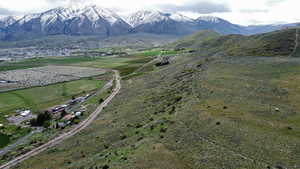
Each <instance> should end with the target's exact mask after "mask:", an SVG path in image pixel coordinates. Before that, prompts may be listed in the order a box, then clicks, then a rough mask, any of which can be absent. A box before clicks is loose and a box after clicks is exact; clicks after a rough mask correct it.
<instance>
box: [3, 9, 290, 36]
mask: <svg viewBox="0 0 300 169" xmlns="http://www.w3.org/2000/svg"><path fill="white" fill-rule="evenodd" d="M293 25H296V24H291V25H288V26H293ZM285 26H286V25H275V26H274V25H265V26H253V27H244V26H240V25H236V24H232V23H230V22H228V21H226V20H223V19H221V18H218V17H212V16H204V17H199V18H197V19H192V18H189V17H187V16H184V15H182V14H180V13H165V12H161V11H157V10H142V11H138V12H136V13H133V14H131V15H130V16H128V17H122V16H120V15H118V14H117V13H115V12H114V11H113V10H110V9H107V8H101V7H98V6H96V5H90V6H83V7H78V6H71V7H67V8H63V7H59V8H55V9H51V10H48V11H46V12H43V13H37V14H29V15H25V16H23V17H21V18H17V17H13V16H9V17H4V18H0V38H1V39H6V40H10V39H23V38H34V37H40V36H49V35H60V34H63V35H97V36H101V37H109V36H117V35H124V34H129V33H138V32H143V33H155V34H171V35H187V34H191V33H194V32H197V31H200V30H203V29H210V30H214V31H217V32H219V33H222V34H246V35H248V34H253V33H264V32H269V31H273V30H277V29H281V28H282V27H285Z"/></svg>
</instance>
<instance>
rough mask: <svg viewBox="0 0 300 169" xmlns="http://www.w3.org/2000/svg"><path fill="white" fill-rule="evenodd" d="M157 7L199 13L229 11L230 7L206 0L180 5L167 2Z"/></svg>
mask: <svg viewBox="0 0 300 169" xmlns="http://www.w3.org/2000/svg"><path fill="white" fill-rule="evenodd" d="M159 8H160V9H162V10H167V11H170V12H174V11H183V12H196V13H200V14H210V13H225V12H231V9H230V7H229V6H228V5H227V4H225V3H224V4H217V3H212V2H208V1H201V2H189V3H186V4H184V5H182V6H177V5H173V4H169V5H162V6H159Z"/></svg>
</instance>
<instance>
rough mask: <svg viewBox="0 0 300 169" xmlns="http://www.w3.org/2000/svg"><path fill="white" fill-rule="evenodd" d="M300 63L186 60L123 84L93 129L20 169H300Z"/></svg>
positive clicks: (293, 60) (277, 59) (288, 60)
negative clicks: (299, 93)
mask: <svg viewBox="0 0 300 169" xmlns="http://www.w3.org/2000/svg"><path fill="white" fill-rule="evenodd" d="M299 67H300V59H298V58H281V57H272V58H268V57H259V58H258V57H241V58H237V57H227V58H214V59H212V58H202V57H185V58H181V61H177V62H176V61H175V62H172V64H171V65H169V66H166V67H162V68H160V69H159V70H156V71H155V72H152V73H150V74H147V75H144V76H142V77H137V78H133V79H130V80H127V81H123V82H122V84H123V88H122V92H121V93H120V94H119V95H118V96H117V98H115V99H114V100H113V102H112V104H110V105H109V106H108V107H107V108H106V109H105V112H103V114H102V115H101V116H100V117H99V118H98V119H97V120H96V121H95V122H94V123H93V124H92V125H91V126H90V127H88V129H86V130H84V131H83V132H82V133H80V134H78V135H76V136H74V137H73V138H72V139H69V140H67V141H65V142H63V143H62V144H60V145H58V146H56V147H55V148H52V149H49V150H47V151H46V152H43V153H41V154H40V155H39V156H36V157H34V158H32V159H29V160H27V161H25V162H24V163H22V164H21V165H20V166H18V167H17V168H31V169H32V168H57V167H59V168H90V167H94V168H95V167H98V168H107V167H109V168H113V169H135V168H143V169H194V168H199V169H200V168H203V169H207V168H216V169H217V168H226V169H227V168H234V169H245V168H246V169H253V168H268V167H270V168H280V167H281V168H284V167H287V168H291V169H292V168H295V169H296V168H297V167H295V166H300V159H299V158H298V157H299V156H300V135H299V130H300V114H299V112H300V107H299V105H298V102H299V101H300V97H299V96H298V94H297V93H298V92H300V91H298V90H299V89H298V84H299V82H298V80H297V79H299V77H298V75H299V73H300V69H299ZM291 79H293V80H291Z"/></svg>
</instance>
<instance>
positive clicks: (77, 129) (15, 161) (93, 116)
mask: <svg viewBox="0 0 300 169" xmlns="http://www.w3.org/2000/svg"><path fill="white" fill-rule="evenodd" d="M113 71H114V73H115V75H114V80H115V82H116V83H115V84H116V86H115V88H114V89H113V92H112V94H111V95H110V96H109V97H108V98H107V99H106V100H105V101H104V102H103V103H102V104H101V105H100V106H99V107H98V108H97V109H96V110H95V111H94V112H93V113H92V114H91V115H90V116H89V117H88V118H87V119H85V120H84V121H83V122H81V123H80V124H78V125H77V126H76V127H74V128H73V129H72V130H70V131H69V132H67V133H64V134H62V135H60V136H58V137H56V138H55V139H53V140H51V141H49V142H48V143H46V144H43V145H41V146H39V147H37V148H35V149H33V150H31V151H29V152H27V153H25V154H23V155H21V156H19V157H17V158H15V159H13V160H11V161H9V162H8V163H6V164H4V165H2V166H0V168H1V169H6V168H10V167H12V166H15V165H17V164H18V163H20V162H22V161H24V160H26V159H28V158H30V157H32V156H35V155H37V154H39V153H41V152H42V151H45V150H46V149H48V148H51V147H53V146H55V145H57V144H59V143H61V142H62V141H64V140H66V139H68V138H70V137H72V136H74V135H75V134H77V133H79V132H80V131H82V130H83V129H85V128H86V127H87V126H89V125H90V124H91V123H92V122H93V121H94V120H95V119H96V118H97V116H98V115H99V114H100V113H101V112H102V110H103V108H104V107H106V106H107V105H108V103H109V102H110V101H111V100H112V99H113V98H114V97H115V96H116V95H117V94H118V93H119V91H120V90H121V82H120V79H121V77H120V74H119V72H118V71H116V70H113Z"/></svg>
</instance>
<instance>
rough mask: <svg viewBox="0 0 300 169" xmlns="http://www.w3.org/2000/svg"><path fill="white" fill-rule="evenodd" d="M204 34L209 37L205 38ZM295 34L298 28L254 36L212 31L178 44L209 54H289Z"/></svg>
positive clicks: (293, 43) (291, 50)
mask: <svg viewBox="0 0 300 169" xmlns="http://www.w3.org/2000/svg"><path fill="white" fill-rule="evenodd" d="M203 34H206V35H207V36H208V37H209V38H208V39H207V38H203ZM199 35H202V36H199ZM295 35H296V29H287V30H281V31H275V32H271V33H266V34H258V35H252V36H242V35H227V36H217V35H215V34H213V33H212V32H200V33H198V34H196V35H193V36H191V37H188V38H186V40H184V41H178V42H177V46H183V47H189V46H190V47H192V48H194V49H196V50H197V51H198V52H199V53H200V54H202V55H207V56H211V55H214V54H219V55H225V56H288V55H290V54H291V53H292V52H293V49H294V47H295V39H296V36H295Z"/></svg>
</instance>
